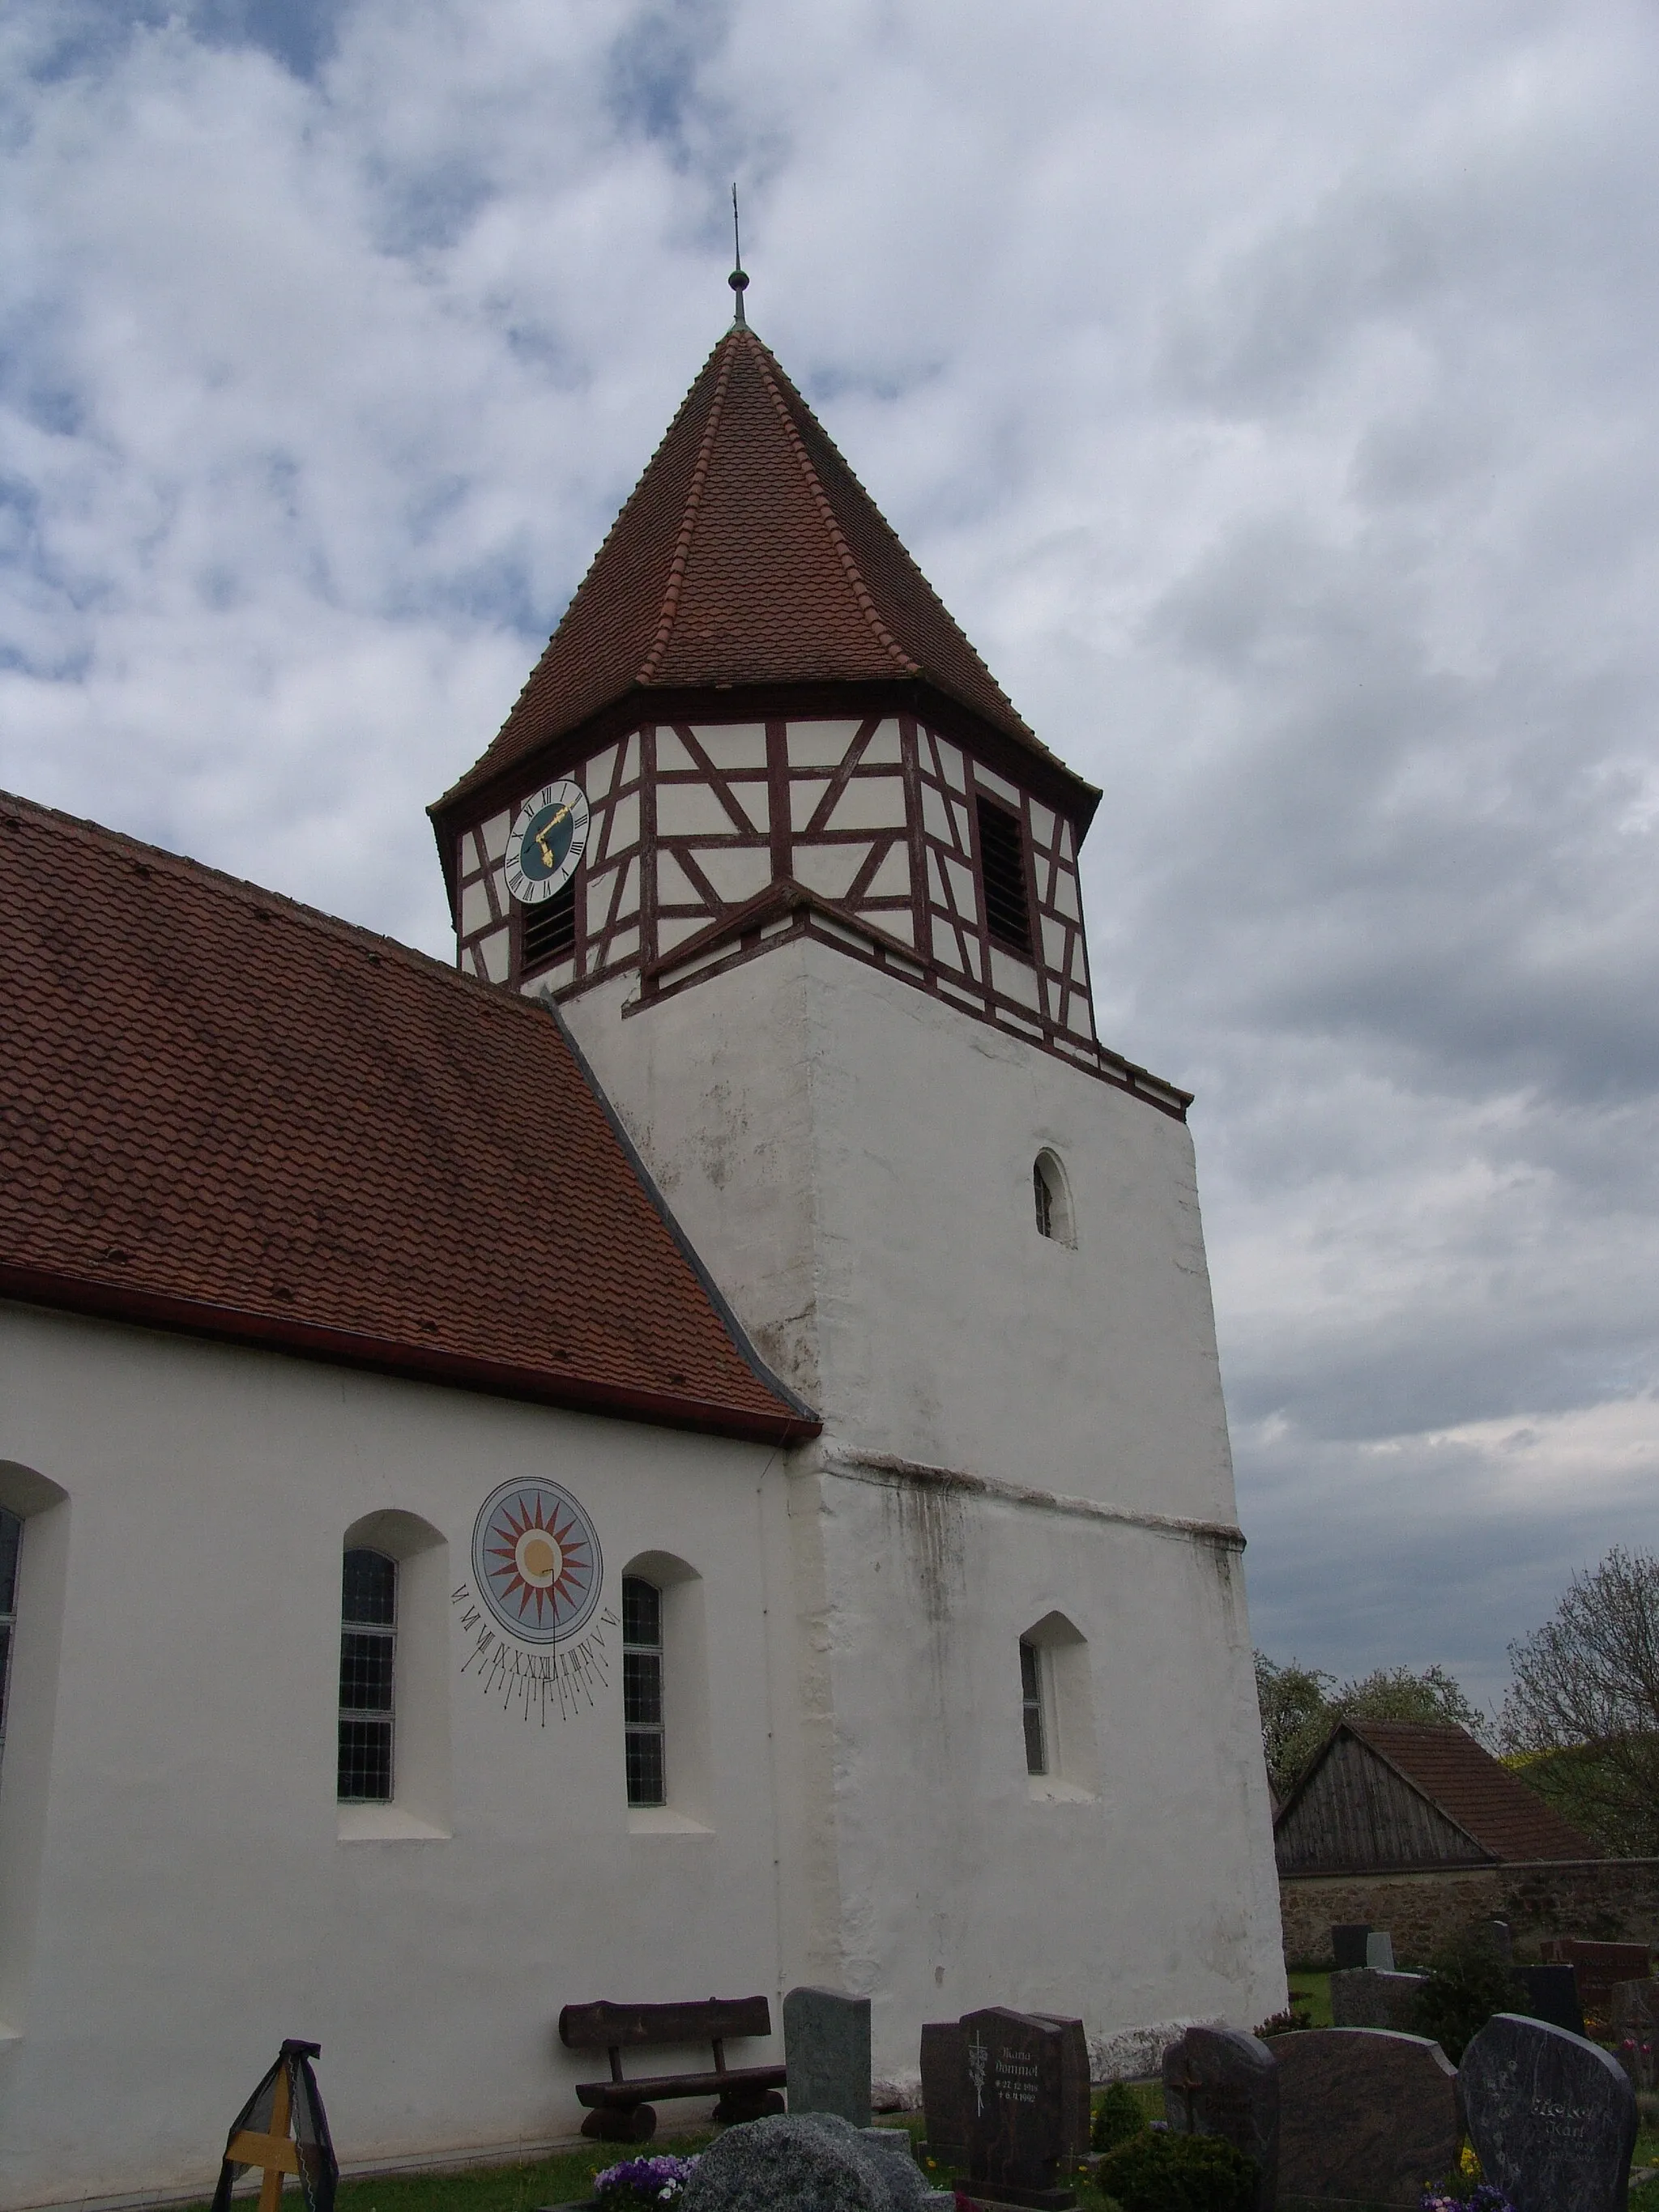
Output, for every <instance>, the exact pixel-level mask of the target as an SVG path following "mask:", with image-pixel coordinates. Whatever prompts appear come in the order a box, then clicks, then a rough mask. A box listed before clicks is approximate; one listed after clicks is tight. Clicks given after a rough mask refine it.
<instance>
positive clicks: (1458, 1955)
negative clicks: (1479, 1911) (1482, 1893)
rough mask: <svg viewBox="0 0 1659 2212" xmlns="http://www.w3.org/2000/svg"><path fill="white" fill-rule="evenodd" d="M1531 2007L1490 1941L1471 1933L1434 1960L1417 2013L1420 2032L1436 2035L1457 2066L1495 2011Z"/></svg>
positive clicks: (1481, 1932)
mask: <svg viewBox="0 0 1659 2212" xmlns="http://www.w3.org/2000/svg"><path fill="white" fill-rule="evenodd" d="M1527 2002H1528V1999H1527V1993H1526V1991H1525V1990H1524V1989H1523V1988H1522V1984H1520V1982H1519V1981H1517V1980H1516V1977H1515V1975H1514V1974H1513V1973H1511V1972H1510V1966H1509V1962H1508V1960H1506V1959H1505V1958H1504V1955H1503V1954H1502V1953H1501V1952H1500V1951H1499V1950H1498V1946H1497V1945H1496V1943H1494V1942H1493V1941H1492V1937H1491V1936H1490V1935H1489V1934H1488V1933H1487V1932H1486V1929H1484V1928H1471V1929H1468V1931H1467V1932H1466V1933H1465V1934H1463V1935H1462V1936H1455V1937H1454V1938H1453V1940H1452V1941H1451V1942H1449V1943H1448V1944H1447V1945H1446V1947H1445V1948H1444V1949H1443V1950H1442V1951H1437V1953H1436V1954H1435V1955H1434V1957H1433V1958H1432V1959H1431V1960H1430V1961H1429V1972H1428V1979H1427V1980H1426V1981H1425V1983H1424V1984H1423V1986H1422V1988H1421V1989H1420V1990H1419V1991H1418V1992H1417V2000H1416V2004H1415V2007H1414V2011H1415V2014H1416V2019H1417V2027H1418V2030H1419V2033H1421V2034H1423V2035H1431V2036H1432V2037H1433V2038H1434V2039H1435V2041H1436V2042H1437V2044H1438V2045H1440V2048H1441V2049H1442V2050H1443V2051H1444V2052H1445V2054H1446V2056H1447V2057H1448V2058H1449V2059H1450V2060H1451V2062H1452V2064H1453V2065H1454V2066H1455V2065H1457V2064H1458V2063H1460V2062H1461V2061H1462V2057H1463V2053H1464V2051H1466V2050H1467V2049H1468V2046H1469V2045H1470V2044H1471V2043H1472V2042H1473V2041H1474V2039H1475V2037H1476V2036H1477V2035H1478V2034H1479V2033H1480V2030H1481V2029H1482V2028H1483V2027H1485V2026H1486V2022H1487V2021H1489V2020H1490V2019H1491V2018H1492V2015H1493V2014H1494V2013H1495V2012H1524V2011H1525V2010H1526V2008H1527Z"/></svg>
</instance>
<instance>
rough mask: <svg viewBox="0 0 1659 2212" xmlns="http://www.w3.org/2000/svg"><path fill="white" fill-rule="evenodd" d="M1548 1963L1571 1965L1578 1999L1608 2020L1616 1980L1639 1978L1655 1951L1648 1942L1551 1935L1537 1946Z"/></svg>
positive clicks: (1586, 2009) (1541, 1956)
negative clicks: (1576, 1982)
mask: <svg viewBox="0 0 1659 2212" xmlns="http://www.w3.org/2000/svg"><path fill="white" fill-rule="evenodd" d="M1538 1955H1539V1957H1540V1958H1541V1959H1542V1960H1543V1961H1544V1963H1545V1964H1546V1965H1547V1966H1571V1967H1572V1968H1573V1969H1574V1970H1575V1972H1577V1976H1578V2002H1579V2003H1580V2004H1581V2005H1583V2008H1584V2009H1585V2011H1586V2012H1593V2013H1598V2014H1600V2015H1601V2017H1602V2018H1603V2019H1604V2020H1605V2019H1606V2017H1607V2010H1608V2008H1609V2007H1610V2006H1611V2004H1612V2002H1613V1984H1614V1983H1615V1982H1636V1981H1640V1980H1641V1979H1642V1978H1643V1977H1644V1975H1645V1974H1646V1973H1647V1971H1648V1968H1649V1965H1650V1961H1651V1959H1652V1953H1651V1952H1650V1949H1649V1948H1648V1946H1647V1945H1646V1944H1645V1943H1592V1942H1589V1939H1588V1938H1587V1937H1585V1936H1548V1937H1547V1938H1546V1940H1545V1941H1544V1942H1541V1944H1540V1945H1539V1947H1538Z"/></svg>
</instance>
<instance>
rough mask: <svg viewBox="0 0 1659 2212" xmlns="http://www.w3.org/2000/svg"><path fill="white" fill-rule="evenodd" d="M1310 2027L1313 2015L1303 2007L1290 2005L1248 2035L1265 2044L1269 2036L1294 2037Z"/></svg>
mask: <svg viewBox="0 0 1659 2212" xmlns="http://www.w3.org/2000/svg"><path fill="white" fill-rule="evenodd" d="M1312 2026H1313V2015H1312V2014H1311V2013H1310V2012H1309V2011H1308V2010H1307V2008H1305V2007H1304V2006H1302V2005H1298V2004H1292V2005H1291V2007H1290V2008H1289V2009H1288V2010H1287V2011H1285V2012H1276V2013H1274V2014H1273V2016H1272V2018H1271V2019H1269V2020H1264V2021H1262V2023H1261V2026H1260V2027H1255V2028H1252V2029H1251V2031H1250V2033H1252V2034H1253V2035H1258V2036H1260V2037H1261V2039H1262V2040H1263V2042H1266V2041H1267V2039H1268V2037H1270V2036H1274V2035H1294V2034H1296V2033H1297V2031H1298V2030H1299V2029H1302V2028H1304V2027H1312Z"/></svg>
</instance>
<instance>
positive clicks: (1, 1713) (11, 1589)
mask: <svg viewBox="0 0 1659 2212" xmlns="http://www.w3.org/2000/svg"><path fill="white" fill-rule="evenodd" d="M22 1547H23V1524H22V1522H21V1521H20V1520H19V1519H18V1517H17V1516H16V1514H15V1513H8V1512H7V1511H6V1510H4V1508H3V1507H0V1763H3V1761H4V1759H5V1755H6V1690H7V1686H8V1685H9V1682H10V1680H11V1631H12V1621H13V1620H14V1618H15V1613H16V1610H17V1560H18V1555H19V1553H21V1550H22Z"/></svg>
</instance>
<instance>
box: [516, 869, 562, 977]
mask: <svg viewBox="0 0 1659 2212" xmlns="http://www.w3.org/2000/svg"><path fill="white" fill-rule="evenodd" d="M521 927H522V928H523V931H524V936H523V939H522V942H521V945H520V951H521V954H522V957H521V959H520V963H519V964H520V972H521V973H522V974H524V975H534V974H535V972H536V970H537V969H538V968H545V967H547V966H549V965H550V963H552V962H553V961H555V960H557V959H560V958H562V957H563V955H564V954H565V953H567V952H568V951H570V950H571V949H572V947H573V946H574V944H575V942H576V878H574V876H573V877H572V878H570V881H569V882H568V884H566V885H565V886H564V888H563V890H557V891H555V892H554V894H553V896H552V897H551V898H550V899H544V900H543V901H542V902H541V904H540V905H539V906H527V907H526V908H524V921H523V923H522V925H521Z"/></svg>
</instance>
